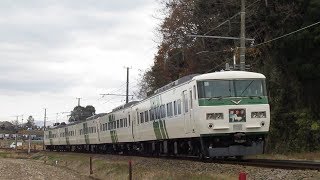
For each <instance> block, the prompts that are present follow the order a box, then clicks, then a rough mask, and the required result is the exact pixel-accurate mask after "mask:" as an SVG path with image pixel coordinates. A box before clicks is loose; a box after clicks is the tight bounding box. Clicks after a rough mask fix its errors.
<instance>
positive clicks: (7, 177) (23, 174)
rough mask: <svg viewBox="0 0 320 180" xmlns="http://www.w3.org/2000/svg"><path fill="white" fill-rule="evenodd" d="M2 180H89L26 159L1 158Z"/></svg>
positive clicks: (64, 170)
mask: <svg viewBox="0 0 320 180" xmlns="http://www.w3.org/2000/svg"><path fill="white" fill-rule="evenodd" d="M0 179H1V180H11V179H12V180H16V179H19V180H20V179H21V180H40V179H43V180H44V179H46V180H48V179H68V180H71V179H81V180H85V179H89V177H83V176H79V175H78V174H76V173H75V172H73V171H69V170H66V169H62V168H59V167H54V166H50V165H45V164H43V163H40V162H37V161H33V160H26V159H8V158H0Z"/></svg>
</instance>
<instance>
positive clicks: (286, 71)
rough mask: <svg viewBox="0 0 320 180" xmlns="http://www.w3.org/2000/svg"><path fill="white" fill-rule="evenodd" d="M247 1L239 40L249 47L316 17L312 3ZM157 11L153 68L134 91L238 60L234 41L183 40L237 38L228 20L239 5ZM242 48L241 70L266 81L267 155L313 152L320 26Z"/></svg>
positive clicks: (192, 4) (189, 3)
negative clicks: (243, 35)
mask: <svg viewBox="0 0 320 180" xmlns="http://www.w3.org/2000/svg"><path fill="white" fill-rule="evenodd" d="M246 2H247V3H246V4H247V9H246V37H250V38H254V39H255V44H259V43H262V42H265V41H267V40H270V39H273V38H275V37H278V36H281V35H284V34H287V33H290V32H293V31H295V30H297V29H300V28H302V27H305V26H307V25H310V24H312V23H315V22H317V21H319V18H318V17H320V1H319V0H305V1H289V0H281V1H280V0H274V1H256V0H246ZM164 7H165V8H164V10H163V12H164V13H165V18H164V20H163V22H162V23H161V25H160V27H159V29H158V32H159V34H160V39H161V40H160V43H159V46H158V52H157V53H156V55H155V57H154V65H153V66H152V67H151V68H150V70H148V71H146V73H145V74H144V76H142V78H141V83H140V85H141V88H140V89H141V90H140V91H141V92H144V94H145V92H146V91H147V92H148V91H153V90H155V89H158V88H160V87H162V86H164V85H166V84H168V83H169V82H171V81H174V80H176V79H178V78H180V77H182V76H184V75H188V74H194V73H206V72H212V71H215V70H221V69H222V68H223V66H224V64H225V63H226V62H229V63H231V64H232V58H233V55H234V54H235V55H236V57H237V62H239V52H238V50H237V48H236V47H239V41H229V40H228V41H227V40H219V39H208V38H190V37H188V36H187V35H188V34H199V35H203V34H206V35H217V36H233V37H239V34H240V25H239V22H240V16H239V15H236V16H234V15H235V14H237V13H238V12H239V11H240V2H239V1H238V0H224V1H221V0H211V1H208V0H196V1H194V0H170V1H165V6H164ZM233 16H234V18H231V19H230V17H233ZM226 20H229V21H226ZM225 21H226V23H225V24H223V25H222V26H219V27H217V26H218V25H219V24H221V23H222V22H225ZM246 46H247V47H248V48H247V51H246V64H249V65H250V66H251V70H252V71H256V72H261V73H263V74H265V75H266V77H267V85H268V86H267V87H268V92H269V102H270V105H271V107H272V112H271V113H272V115H271V118H272V119H271V127H270V135H269V140H268V144H267V148H268V150H269V151H280V152H288V151H300V150H303V151H311V150H320V137H319V131H320V128H319V127H320V120H319V119H320V114H319V113H318V111H319V109H320V104H319V101H320V94H319V92H320V86H316V84H320V72H319V69H320V64H319V59H320V49H319V47H320V27H319V25H318V26H315V27H313V28H309V29H307V30H304V31H302V32H299V33H297V34H295V35H292V36H288V37H286V38H282V39H279V40H277V41H274V42H272V43H267V44H264V45H261V46H257V47H250V44H247V45H246ZM231 48H232V49H231Z"/></svg>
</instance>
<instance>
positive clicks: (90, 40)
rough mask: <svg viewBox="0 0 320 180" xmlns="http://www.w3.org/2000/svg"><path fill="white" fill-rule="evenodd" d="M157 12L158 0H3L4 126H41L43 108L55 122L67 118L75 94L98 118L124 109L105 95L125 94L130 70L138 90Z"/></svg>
mask: <svg viewBox="0 0 320 180" xmlns="http://www.w3.org/2000/svg"><path fill="white" fill-rule="evenodd" d="M159 9H160V4H159V1H158V0H134V1H132V0H107V1H101V0H83V1H78V0H59V1H58V0H28V1H26V0H14V1H13V0H1V1H0V102H1V106H0V107H1V108H0V121H12V120H15V119H16V118H17V117H16V116H18V120H19V121H20V122H22V120H24V122H26V119H27V117H28V116H29V115H32V116H33V117H34V118H35V120H36V121H42V120H43V118H44V109H45V108H46V109H47V116H48V122H49V123H53V122H55V121H58V122H61V121H66V120H67V115H68V113H63V112H70V111H71V110H72V109H73V108H74V107H75V106H76V105H77V99H76V98H77V97H81V98H82V99H81V101H80V104H81V105H82V106H86V105H93V106H94V107H95V108H96V112H97V113H103V112H109V111H111V110H112V109H113V108H115V107H117V106H119V105H121V104H123V103H124V100H125V97H117V96H105V97H102V96H100V94H103V93H118V94H125V83H126V68H125V67H130V68H131V69H130V89H131V91H134V89H137V87H138V86H137V81H138V80H139V77H140V76H139V74H141V72H143V71H145V70H146V69H148V68H149V67H150V66H151V65H152V64H153V58H154V55H155V53H156V50H157V43H156V39H157V38H156V28H157V27H158V25H159V23H160V20H159V19H158V18H155V17H157V11H159ZM130 94H132V92H130ZM130 99H131V98H130ZM134 99H135V98H134ZM134 99H131V100H134Z"/></svg>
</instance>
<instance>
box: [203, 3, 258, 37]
mask: <svg viewBox="0 0 320 180" xmlns="http://www.w3.org/2000/svg"><path fill="white" fill-rule="evenodd" d="M259 1H261V0H257V1H255V2H253V3H251V4H250V5H248V6H247V7H245V9H248V8H249V7H251V6H253V5H254V4H255V3H257V2H259ZM240 13H241V12H238V13H236V14H235V15H233V16H231V17H230V18H229V19H227V20H225V21H224V22H222V23H220V24H219V25H218V26H216V27H214V28H213V29H211V30H209V31H208V32H206V33H204V35H207V34H208V33H210V32H212V31H214V30H215V29H217V28H219V27H221V26H222V25H224V24H225V23H227V22H230V20H231V19H233V18H235V17H237V16H238V15H240Z"/></svg>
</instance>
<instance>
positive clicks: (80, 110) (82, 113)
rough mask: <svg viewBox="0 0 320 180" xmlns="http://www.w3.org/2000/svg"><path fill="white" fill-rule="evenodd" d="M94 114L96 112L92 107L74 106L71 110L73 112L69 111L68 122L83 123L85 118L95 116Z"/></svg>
mask: <svg viewBox="0 0 320 180" xmlns="http://www.w3.org/2000/svg"><path fill="white" fill-rule="evenodd" d="M95 113H96V110H95V108H94V107H93V106H92V105H88V106H86V107H82V106H76V107H74V108H73V111H71V116H70V118H69V122H74V121H84V120H86V118H88V117H90V116H93V115H95Z"/></svg>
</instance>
